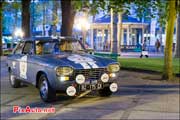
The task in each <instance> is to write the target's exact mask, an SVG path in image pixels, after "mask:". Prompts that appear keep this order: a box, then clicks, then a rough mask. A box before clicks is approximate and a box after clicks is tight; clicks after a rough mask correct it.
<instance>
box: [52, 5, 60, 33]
mask: <svg viewBox="0 0 180 120" xmlns="http://www.w3.org/2000/svg"><path fill="white" fill-rule="evenodd" d="M58 3H59V1H53V16H52V18H53V20H52V21H53V24H52V35H53V36H56V31H57V26H56V25H57V23H58V20H57V18H58V14H57V9H58Z"/></svg>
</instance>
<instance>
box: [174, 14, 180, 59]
mask: <svg viewBox="0 0 180 120" xmlns="http://www.w3.org/2000/svg"><path fill="white" fill-rule="evenodd" d="M175 57H176V58H180V13H179V14H178V17H177V27H176V53H175Z"/></svg>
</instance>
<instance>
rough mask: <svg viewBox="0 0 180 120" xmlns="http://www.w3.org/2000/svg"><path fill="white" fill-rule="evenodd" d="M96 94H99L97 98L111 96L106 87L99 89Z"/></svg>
mask: <svg viewBox="0 0 180 120" xmlns="http://www.w3.org/2000/svg"><path fill="white" fill-rule="evenodd" d="M98 93H99V96H101V97H109V96H111V95H112V92H111V90H110V89H109V86H108V87H104V88H103V89H100V90H99V91H98Z"/></svg>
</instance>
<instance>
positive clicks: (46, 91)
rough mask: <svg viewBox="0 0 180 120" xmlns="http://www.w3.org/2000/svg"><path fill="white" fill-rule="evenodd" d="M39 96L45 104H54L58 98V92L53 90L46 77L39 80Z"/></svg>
mask: <svg viewBox="0 0 180 120" xmlns="http://www.w3.org/2000/svg"><path fill="white" fill-rule="evenodd" d="M39 94H40V97H41V99H42V100H43V101H44V102H52V101H54V100H55V98H56V92H55V91H54V90H53V89H52V88H51V86H50V84H49V82H48V79H47V77H46V75H44V74H42V75H41V76H40V78H39Z"/></svg>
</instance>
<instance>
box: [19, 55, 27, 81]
mask: <svg viewBox="0 0 180 120" xmlns="http://www.w3.org/2000/svg"><path fill="white" fill-rule="evenodd" d="M19 68H20V77H21V78H24V79H27V56H26V55H25V56H23V57H21V59H20V64H19Z"/></svg>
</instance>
